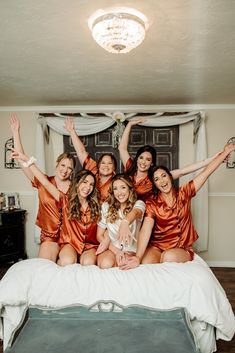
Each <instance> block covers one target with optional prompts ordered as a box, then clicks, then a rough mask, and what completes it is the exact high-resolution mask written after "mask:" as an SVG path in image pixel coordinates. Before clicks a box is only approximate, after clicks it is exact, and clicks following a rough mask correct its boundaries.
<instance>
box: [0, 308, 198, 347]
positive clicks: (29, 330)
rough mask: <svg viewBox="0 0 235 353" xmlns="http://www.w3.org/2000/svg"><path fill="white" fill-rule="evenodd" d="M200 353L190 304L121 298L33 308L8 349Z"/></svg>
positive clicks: (29, 310)
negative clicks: (151, 304)
mask: <svg viewBox="0 0 235 353" xmlns="http://www.w3.org/2000/svg"><path fill="white" fill-rule="evenodd" d="M31 352H33V353H64V352H66V353H80V352H81V353H124V352H125V353H200V351H199V349H198V348H197V344H196V342H195V339H194V337H193V334H192V331H191V328H190V323H189V320H188V318H187V313H186V312H185V310H184V309H182V308H180V309H174V310H169V311H158V310H155V309H150V308H145V307H139V306H130V307H126V308H123V307H120V306H119V305H118V304H116V303H109V304H108V303H98V304H96V305H94V306H92V307H85V306H76V307H69V308H64V309H59V310H42V309H36V308H29V309H28V312H27V316H26V320H25V322H24V324H23V325H22V327H20V328H19V330H18V331H17V334H15V337H14V339H13V343H12V345H11V347H10V346H8V347H7V349H6V350H5V351H4V353H31Z"/></svg>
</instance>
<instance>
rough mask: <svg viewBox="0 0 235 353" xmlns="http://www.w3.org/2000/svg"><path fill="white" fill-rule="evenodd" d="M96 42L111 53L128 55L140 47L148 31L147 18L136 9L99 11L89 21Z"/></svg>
mask: <svg viewBox="0 0 235 353" xmlns="http://www.w3.org/2000/svg"><path fill="white" fill-rule="evenodd" d="M88 23H89V27H90V29H91V32H92V36H93V38H94V39H95V41H96V42H97V43H98V44H99V45H100V46H101V47H102V48H104V49H105V50H107V51H108V52H110V53H115V54H119V53H128V52H129V51H131V50H132V49H134V48H136V47H138V45H140V44H141V43H142V42H143V40H144V38H145V31H146V29H147V18H146V17H145V16H144V15H143V14H142V13H140V12H139V11H136V10H134V9H130V8H119V9H113V10H112V11H105V12H104V11H97V12H96V13H95V14H94V15H92V16H91V17H90V19H89V21H88Z"/></svg>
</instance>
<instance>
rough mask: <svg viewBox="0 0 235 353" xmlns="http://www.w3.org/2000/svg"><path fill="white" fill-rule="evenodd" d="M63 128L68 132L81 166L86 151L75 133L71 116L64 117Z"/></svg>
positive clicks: (86, 153)
mask: <svg viewBox="0 0 235 353" xmlns="http://www.w3.org/2000/svg"><path fill="white" fill-rule="evenodd" d="M65 128H66V130H67V131H68V132H69V133H70V136H71V139H72V142H73V146H74V149H75V151H76V153H77V156H78V159H79V162H80V163H81V165H82V167H83V163H84V162H85V159H86V157H87V156H88V152H87V151H86V149H85V147H84V145H83V143H82V141H81V139H80V138H79V136H78V135H77V133H76V131H75V129H74V123H73V119H72V118H71V117H67V118H65Z"/></svg>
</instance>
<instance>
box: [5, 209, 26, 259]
mask: <svg viewBox="0 0 235 353" xmlns="http://www.w3.org/2000/svg"><path fill="white" fill-rule="evenodd" d="M25 215H26V210H21V209H19V210H18V209H17V210H16V209H15V210H12V211H0V263H5V262H16V261H18V260H20V259H26V257H27V256H26V252H25Z"/></svg>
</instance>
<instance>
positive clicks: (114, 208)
mask: <svg viewBox="0 0 235 353" xmlns="http://www.w3.org/2000/svg"><path fill="white" fill-rule="evenodd" d="M116 180H121V181H123V182H124V183H125V184H126V185H127V186H128V188H129V197H128V200H127V204H126V207H125V209H124V211H123V213H124V215H127V214H128V213H129V212H130V211H131V210H132V208H133V206H134V204H135V202H136V200H137V195H136V192H135V190H134V187H133V183H132V181H131V179H130V177H129V176H127V175H126V174H116V175H115V176H114V177H113V178H112V181H111V184H110V187H109V196H108V198H107V200H106V202H107V203H108V204H109V211H108V215H107V221H108V222H110V223H115V221H116V220H118V219H119V215H118V211H119V209H120V206H121V204H120V202H119V201H118V200H117V199H116V198H115V197H114V191H113V184H114V182H115V181H116Z"/></svg>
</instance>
